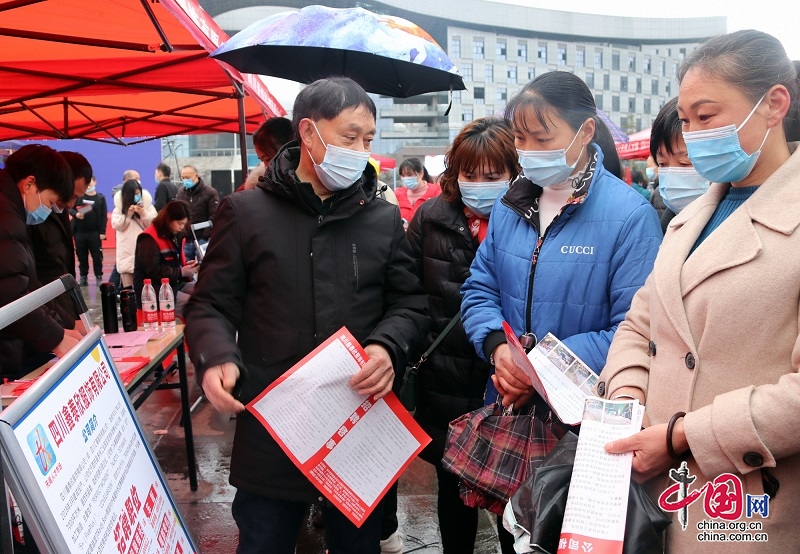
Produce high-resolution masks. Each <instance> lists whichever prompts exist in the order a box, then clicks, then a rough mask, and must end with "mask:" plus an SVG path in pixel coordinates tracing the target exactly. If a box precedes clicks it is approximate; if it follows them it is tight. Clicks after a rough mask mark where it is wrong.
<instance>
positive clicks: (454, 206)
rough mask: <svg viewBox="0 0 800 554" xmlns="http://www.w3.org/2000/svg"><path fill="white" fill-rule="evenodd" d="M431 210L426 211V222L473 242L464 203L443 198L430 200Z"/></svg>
mask: <svg viewBox="0 0 800 554" xmlns="http://www.w3.org/2000/svg"><path fill="white" fill-rule="evenodd" d="M427 203H429V204H430V208H428V210H427V211H425V213H424V215H425V220H426V221H429V222H431V223H432V224H435V225H440V226H442V227H444V228H446V229H449V230H451V231H453V232H455V233H459V234H461V235H463V236H464V237H466V238H468V239H470V240H472V234H471V233H470V231H469V229H468V228H467V216H466V214H464V203H463V202H462V201H461V200H456V201H455V202H448V201H447V200H445V199H444V198H442V196H441V195H440V196H436V197H435V198H433V199H431V200H428V201H427Z"/></svg>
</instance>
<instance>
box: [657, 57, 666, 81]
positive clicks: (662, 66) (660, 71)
mask: <svg viewBox="0 0 800 554" xmlns="http://www.w3.org/2000/svg"><path fill="white" fill-rule="evenodd" d="M658 74H659V75H661V76H662V77H664V76H665V75H666V74H667V62H665V61H664V60H661V61H660V62H658Z"/></svg>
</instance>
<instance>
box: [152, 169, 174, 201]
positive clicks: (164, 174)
mask: <svg viewBox="0 0 800 554" xmlns="http://www.w3.org/2000/svg"><path fill="white" fill-rule="evenodd" d="M171 175H172V169H171V168H170V167H169V166H168V165H167V164H165V163H160V164H158V165H157V166H156V193H155V195H154V196H153V207H154V208H155V209H156V211H157V212H160V211H161V208H163V207H164V206H166V205H167V204H168V203H169V202H170V201H171V200H175V196H176V195H177V194H178V189H177V187H176V186H175V185H174V184H173V182H172V179H171V178H170V176H171Z"/></svg>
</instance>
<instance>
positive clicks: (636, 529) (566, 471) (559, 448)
mask: <svg viewBox="0 0 800 554" xmlns="http://www.w3.org/2000/svg"><path fill="white" fill-rule="evenodd" d="M577 446H578V437H577V435H575V434H574V433H572V432H569V433H567V434H566V435H564V437H563V438H562V439H561V440H560V441H559V443H558V444H557V445H556V447H555V448H553V450H552V451H551V452H550V454H548V455H547V457H546V458H545V459H544V460H543V461H542V463H541V465H540V466H539V468H538V469H537V470H536V471H535V472H534V473H533V474H532V475H531V476H529V477H528V480H527V481H525V483H523V485H522V486H521V487H520V488H519V489H517V491H516V493H514V495H513V496H512V497H511V501H510V502H511V508H512V510H513V511H514V516H515V518H516V520H517V522H518V524H519V525H520V526H521V527H523V528H524V529H528V530H529V531H530V541H529V542H530V546H531V547H534V545H535V547H534V548H535V549H536V552H545V553H554V552H556V551H557V550H558V540H559V537H560V536H561V525H562V523H563V521H564V510H565V508H566V505H567V495H568V493H569V483H570V480H571V479H572V466H573V464H574V462H575V451H576V449H577ZM671 521H672V520H671V519H670V517H669V516H667V514H665V513H664V512H663V511H662V510H661V509H660V508H659V507H658V506H657V505H656V504H655V502H653V500H651V499H650V497H649V496H647V493H646V492H645V491H644V489H642V488H641V487H640V486H639V484H638V483H636V482H635V481H633V480H631V484H630V493H629V495H628V515H627V519H626V522H625V539H624V541H623V548H622V552H623V554H628V553H636V554H660V553H661V552H662V539H663V537H662V536H663V533H664V529H666V528H667V526H668V525H669V524H670V522H671Z"/></svg>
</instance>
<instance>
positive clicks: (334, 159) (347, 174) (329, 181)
mask: <svg viewBox="0 0 800 554" xmlns="http://www.w3.org/2000/svg"><path fill="white" fill-rule="evenodd" d="M311 124H312V125H314V129H315V130H316V131H317V136H319V140H320V141H321V142H322V144H323V145H325V157H324V158H323V159H322V163H320V164H317V162H315V161H314V158H311V152H308V157H309V158H311V162H312V163H313V164H314V171H315V172H316V173H317V177H318V178H319V180H320V182H321V183H322V186H324V187H325V188H326V189H328V190H329V191H331V192H336V191H337V190H345V189H349V188H350V187H352V186H353V184H354V183H355V182H356V181H358V179H359V177H361V174H362V173H364V169H366V167H367V163H368V162H369V152H368V151H367V152H359V151H358V150H350V149H349V148H341V147H339V146H333V145H330V144H325V141H324V140H322V135H320V134H319V129H317V125H316V123H314V122H313V121H312V122H311Z"/></svg>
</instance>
